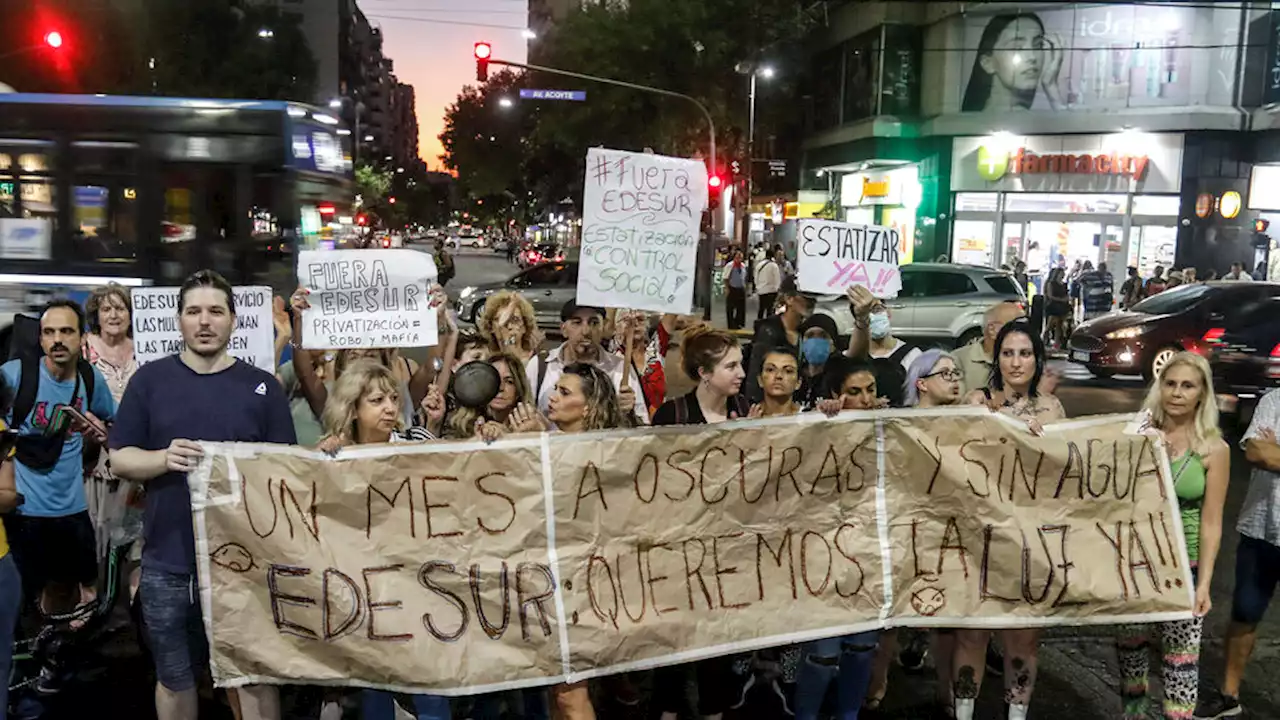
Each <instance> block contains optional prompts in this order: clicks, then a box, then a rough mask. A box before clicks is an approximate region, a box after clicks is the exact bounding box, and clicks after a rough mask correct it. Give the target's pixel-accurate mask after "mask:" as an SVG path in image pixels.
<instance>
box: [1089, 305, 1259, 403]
mask: <svg viewBox="0 0 1280 720" xmlns="http://www.w3.org/2000/svg"><path fill="white" fill-rule="evenodd" d="M1276 297H1280V284H1277V283H1263V282H1208V283H1193V284H1190V285H1180V286H1178V287H1176V288H1173V289H1172V290H1166V291H1164V292H1162V293H1160V294H1158V295H1153V296H1151V297H1149V298H1147V299H1146V300H1143V301H1142V302H1140V303H1138V304H1137V305H1134V306H1133V307H1132V308H1131V309H1130V310H1129V311H1128V312H1120V313H1111V314H1110V315H1104V316H1102V317H1100V318H1096V319H1094V320H1090V321H1088V322H1086V323H1084V324H1082V325H1081V326H1080V327H1078V328H1076V331H1075V332H1073V333H1072V334H1071V340H1070V341H1069V343H1068V347H1069V349H1070V351H1071V355H1070V359H1071V361H1072V362H1076V363H1080V364H1082V365H1084V366H1085V367H1086V368H1088V369H1089V371H1090V372H1092V373H1093V374H1094V375H1097V376H1098V377H1110V376H1111V375H1127V374H1136V373H1141V374H1142V376H1143V377H1144V378H1146V379H1147V381H1150V380H1151V378H1153V377H1155V376H1156V375H1158V374H1159V373H1160V370H1161V369H1163V368H1164V366H1165V364H1167V363H1168V362H1169V360H1170V359H1171V358H1172V357H1173V356H1174V355H1175V354H1176V353H1178V352H1180V351H1182V350H1189V351H1191V352H1197V353H1200V354H1202V355H1205V356H1208V355H1209V352H1210V351H1211V350H1212V349H1213V344H1214V341H1215V340H1217V339H1218V338H1220V337H1222V335H1223V334H1224V333H1226V332H1229V331H1234V330H1236V329H1237V328H1240V327H1243V324H1242V323H1243V321H1242V318H1243V317H1245V316H1246V315H1248V314H1249V313H1251V312H1253V311H1254V310H1255V309H1256V308H1257V307H1258V306H1259V305H1261V304H1264V303H1267V302H1270V301H1271V300H1273V299H1274V298H1276Z"/></svg>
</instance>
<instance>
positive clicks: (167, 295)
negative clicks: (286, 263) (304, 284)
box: [129, 286, 276, 375]
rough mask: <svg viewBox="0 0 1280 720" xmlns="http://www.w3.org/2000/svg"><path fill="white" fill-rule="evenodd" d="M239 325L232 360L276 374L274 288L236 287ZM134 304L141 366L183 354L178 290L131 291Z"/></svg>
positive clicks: (233, 333) (232, 343) (233, 339)
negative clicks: (234, 358) (233, 358)
mask: <svg viewBox="0 0 1280 720" xmlns="http://www.w3.org/2000/svg"><path fill="white" fill-rule="evenodd" d="M231 290H232V295H234V297H235V304H236V326H235V328H234V329H233V330H232V331H231V341H230V343H229V344H228V345H227V352H229V353H231V355H232V356H233V357H236V358H238V359H240V360H243V361H245V362H247V363H249V364H251V365H254V366H256V367H259V368H262V369H263V370H266V371H267V372H269V373H271V374H273V375H274V374H275V371H276V350H275V338H276V330H275V325H274V324H273V322H272V319H271V300H272V294H271V288H269V287H257V286H253V287H235V288H232V289H231ZM129 296H130V300H131V302H132V304H133V315H132V317H133V353H134V357H135V358H136V359H137V361H138V364H139V365H145V364H147V363H149V362H152V361H153V360H159V359H160V358H163V357H167V356H169V355H174V354H177V353H180V352H182V350H183V348H184V347H185V346H184V345H183V343H182V330H181V329H179V327H178V288H176V287H136V288H132V289H131V290H130V292H129Z"/></svg>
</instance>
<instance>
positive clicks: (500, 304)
mask: <svg viewBox="0 0 1280 720" xmlns="http://www.w3.org/2000/svg"><path fill="white" fill-rule="evenodd" d="M476 328H477V329H478V330H479V331H480V337H483V338H484V339H485V342H487V343H489V348H490V349H491V350H493V351H494V352H509V353H512V354H513V355H515V356H516V357H518V358H520V360H521V361H522V362H524V363H528V362H529V359H530V358H532V357H533V356H534V355H537V354H538V347H539V346H540V345H541V344H542V333H540V332H538V319H537V316H535V315H534V314H533V305H530V304H529V301H528V300H526V299H525V297H524V296H523V295H521V294H520V293H518V292H515V291H514V290H502V291H501V292H498V293H495V294H494V295H493V296H492V297H490V298H489V299H488V300H486V301H485V303H484V310H482V311H481V312H480V317H479V318H477V319H476Z"/></svg>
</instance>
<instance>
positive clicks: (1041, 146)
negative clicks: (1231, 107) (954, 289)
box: [951, 132, 1183, 281]
mask: <svg viewBox="0 0 1280 720" xmlns="http://www.w3.org/2000/svg"><path fill="white" fill-rule="evenodd" d="M1182 156H1183V136H1182V134H1180V133H1141V132H1121V133H1110V134H1104V135H1040V136H1026V137H1017V136H1013V135H1008V134H999V133H998V134H995V135H990V136H986V137H960V138H955V140H954V141H953V157H952V164H951V190H952V198H953V204H952V211H953V218H954V220H953V223H952V234H951V260H952V261H953V262H957V263H966V264H973V265H986V266H990V267H998V266H1000V265H1008V266H1010V267H1012V266H1013V264H1014V263H1015V262H1017V261H1018V260H1022V261H1024V262H1026V264H1027V269H1028V271H1029V272H1030V273H1031V274H1033V275H1035V274H1041V275H1043V274H1044V273H1047V271H1048V269H1049V268H1050V267H1052V266H1053V265H1054V264H1056V263H1057V262H1058V259H1059V258H1064V259H1065V260H1066V263H1067V265H1068V267H1070V266H1073V265H1074V264H1075V263H1076V262H1084V261H1086V260H1087V261H1089V262H1092V263H1093V264H1094V265H1097V264H1098V263H1100V262H1105V263H1107V266H1108V267H1109V268H1110V269H1111V271H1112V274H1113V275H1115V276H1116V277H1117V278H1123V274H1124V273H1123V268H1124V267H1125V266H1136V267H1137V268H1138V269H1139V272H1141V273H1142V274H1143V275H1144V276H1150V275H1151V273H1152V271H1153V270H1154V269H1155V267H1156V266H1157V265H1161V266H1163V267H1165V268H1169V267H1170V266H1171V265H1172V264H1173V262H1174V259H1175V255H1176V250H1177V235H1178V212H1179V208H1180V198H1179V192H1180V190H1181V184H1182V182H1181V181H1182ZM1118 281H1119V280H1118Z"/></svg>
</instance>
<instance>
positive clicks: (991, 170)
mask: <svg viewBox="0 0 1280 720" xmlns="http://www.w3.org/2000/svg"><path fill="white" fill-rule="evenodd" d="M1008 170H1009V151H1008V150H993V149H991V148H989V147H987V146H986V145H983V146H982V147H980V148H978V175H979V176H981V177H982V179H983V180H986V181H987V182H995V181H996V180H999V179H1000V178H1002V177H1004V174H1005V173H1006V172H1007V171H1008Z"/></svg>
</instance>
